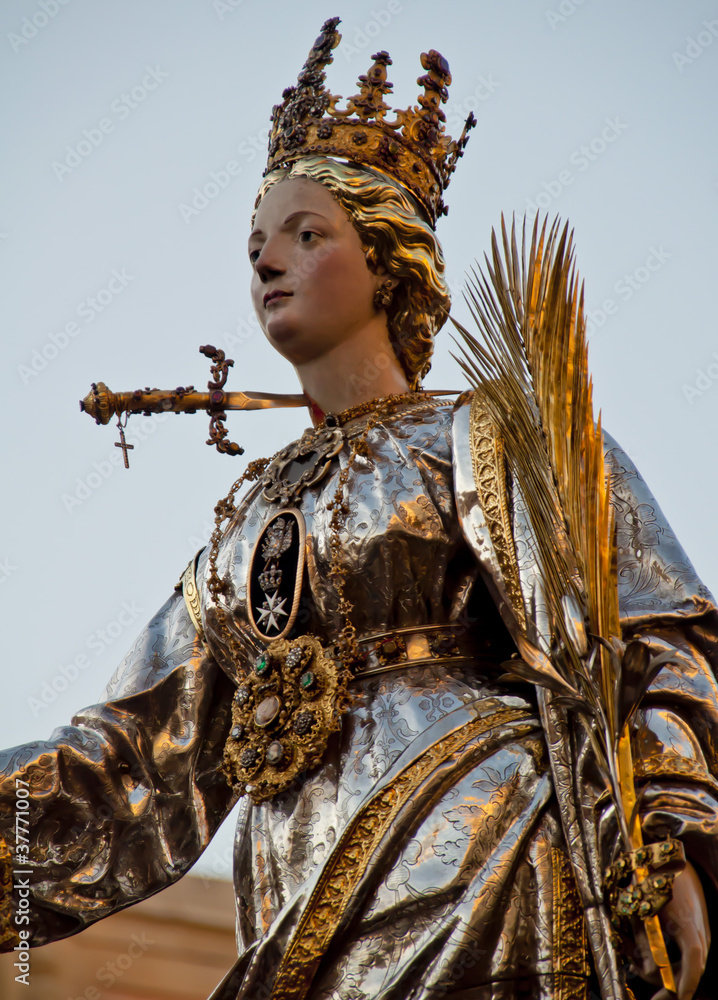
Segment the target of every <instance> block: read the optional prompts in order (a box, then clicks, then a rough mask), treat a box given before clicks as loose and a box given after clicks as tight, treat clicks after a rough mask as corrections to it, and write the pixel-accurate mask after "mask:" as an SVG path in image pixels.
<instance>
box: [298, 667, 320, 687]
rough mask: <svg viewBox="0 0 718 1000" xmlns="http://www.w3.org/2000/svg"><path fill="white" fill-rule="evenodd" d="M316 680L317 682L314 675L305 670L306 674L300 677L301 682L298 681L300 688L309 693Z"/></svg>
mask: <svg viewBox="0 0 718 1000" xmlns="http://www.w3.org/2000/svg"><path fill="white" fill-rule="evenodd" d="M316 680H317V678H316V676H315V675H314V673H313V672H312V671H311V670H307V672H306V673H305V674H302V677H301V680H300V682H299V683H300V684H301V685H302V687H303V688H304V690H305V691H309V689H310V688H313V687H314V684H315V683H316Z"/></svg>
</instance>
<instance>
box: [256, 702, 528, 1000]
mask: <svg viewBox="0 0 718 1000" xmlns="http://www.w3.org/2000/svg"><path fill="white" fill-rule="evenodd" d="M522 719H526V713H525V711H523V710H521V709H515V708H509V709H501V710H500V711H498V712H495V713H494V714H493V715H490V716H489V717H488V718H484V719H476V720H475V721H474V722H471V723H469V724H468V725H466V726H464V727H462V728H461V729H460V730H458V731H457V732H454V733H450V734H449V735H448V736H445V737H443V739H440V740H438V741H437V742H436V743H435V744H434V745H433V746H431V747H429V748H428V749H427V750H425V751H424V753H423V754H421V756H420V757H419V758H418V759H417V760H415V761H413V762H412V763H411V764H408V765H407V766H406V767H405V768H404V770H403V771H401V772H400V773H399V774H398V775H397V777H396V778H395V779H394V781H393V783H392V784H390V785H389V786H387V787H386V788H384V789H382V791H380V792H379V793H378V794H377V795H375V796H374V798H372V799H371V801H370V802H368V803H367V804H366V805H365V807H364V808H363V809H362V810H361V811H360V812H359V813H358V814H357V815H356V816H355V817H354V818H353V819H352V821H351V822H350V823H349V825H348V826H347V828H346V830H345V831H344V833H343V835H342V837H341V840H340V841H339V844H338V845H337V849H336V851H335V853H334V855H333V857H332V859H331V860H330V861H329V863H328V864H327V865H326V867H325V869H324V872H323V874H322V877H321V879H320V880H319V882H318V883H317V885H316V887H315V889H314V892H313V893H312V896H311V898H310V900H309V902H308V904H307V907H306V909H305V911H304V913H303V914H302V916H301V918H300V920H299V923H298V925H297V927H296V929H295V931H294V934H293V935H292V938H291V940H290V942H289V944H288V946H287V950H286V952H285V954H284V958H283V959H282V963H281V965H280V967H279V971H278V973H277V978H276V980H275V984H274V989H273V990H272V1000H302V998H303V997H305V996H306V994H307V991H308V990H309V987H310V986H311V982H312V979H313V977H314V975H315V973H316V971H317V968H318V967H319V963H320V961H321V959H322V957H323V955H324V954H325V952H326V950H327V948H328V946H329V944H330V942H331V939H332V937H333V936H334V933H335V931H336V929H337V927H338V926H339V923H340V921H341V919H342V917H343V916H344V913H345V912H346V909H347V907H348V906H349V903H350V902H351V899H352V895H353V892H354V890H355V889H356V887H357V885H358V884H359V881H360V880H361V878H362V876H363V874H364V872H365V871H366V868H367V865H368V864H369V862H370V861H371V858H372V856H373V854H374V852H375V851H376V849H377V847H378V845H379V843H380V842H381V839H382V837H383V836H384V835H385V833H386V831H387V829H388V828H389V826H390V825H391V823H392V822H393V820H394V819H395V817H396V816H397V814H398V813H399V812H400V810H401V809H402V808H403V806H404V805H405V804H406V802H407V801H408V800H409V798H410V797H411V796H412V794H413V793H414V792H415V791H416V789H417V788H418V787H419V785H420V784H421V783H422V781H424V780H425V779H426V778H427V777H428V776H429V775H430V774H431V772H432V771H433V770H434V769H435V768H436V767H437V766H438V765H440V764H441V763H443V762H444V761H447V760H449V759H450V758H451V756H452V755H453V754H457V753H459V752H460V751H461V750H462V749H463V748H464V747H465V746H466V744H467V743H469V741H470V740H472V739H474V738H475V737H477V736H481V735H482V734H483V733H486V732H488V731H489V730H491V729H495V728H496V727H497V726H502V725H508V724H509V723H512V722H520V721H521V720H522ZM534 728H535V726H534V723H528V724H527V725H526V732H527V733H528V732H530V731H531V730H532V729H534ZM473 763H474V761H473V759H469V761H467V764H466V766H467V768H468V767H470V766H472V765H473Z"/></svg>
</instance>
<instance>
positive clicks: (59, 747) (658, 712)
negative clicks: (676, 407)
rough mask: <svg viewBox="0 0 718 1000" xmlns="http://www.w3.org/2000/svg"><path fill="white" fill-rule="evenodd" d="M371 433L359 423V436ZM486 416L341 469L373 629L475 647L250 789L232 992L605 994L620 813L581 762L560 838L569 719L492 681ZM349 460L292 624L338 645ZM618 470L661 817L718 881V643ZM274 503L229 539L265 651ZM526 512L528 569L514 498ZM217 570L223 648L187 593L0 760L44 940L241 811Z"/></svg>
mask: <svg viewBox="0 0 718 1000" xmlns="http://www.w3.org/2000/svg"><path fill="white" fill-rule="evenodd" d="M452 420H453V426H452ZM361 426H362V424H361V421H358V422H357V423H356V424H355V425H351V426H350V428H348V436H351V434H352V433H358V432H359V430H361ZM469 430H470V427H469V406H468V404H467V403H463V404H462V405H459V406H458V407H457V410H456V413H455V414H452V408H451V407H450V406H448V405H442V404H437V403H422V404H419V405H413V406H410V407H407V408H404V409H403V410H402V411H401V412H398V413H395V414H393V415H391V416H389V417H386V418H384V419H383V420H382V421H380V423H379V424H378V425H377V426H376V427H375V428H374V429H373V430H372V431H371V432H370V434H369V437H368V444H369V455H368V456H367V457H357V458H356V459H355V462H354V464H353V466H352V469H351V472H350V476H349V480H348V486H347V491H346V492H347V496H348V498H349V499H350V505H351V512H350V515H349V518H348V522H347V530H346V531H345V533H344V536H343V554H342V559H343V562H344V566H345V568H346V571H347V592H348V596H349V597H350V599H351V601H352V603H353V605H354V612H353V615H352V620H353V623H354V625H355V626H356V628H357V632H358V633H359V634H360V635H362V636H370V635H372V634H376V633H382V632H388V631H392V630H396V629H411V628H421V627H426V626H429V625H442V624H451V625H453V626H454V627H455V630H456V633H457V634H458V635H460V636H462V637H463V641H464V642H465V643H467V642H468V643H470V644H471V648H472V649H473V650H474V653H473V655H472V657H471V658H467V657H464V658H463V659H452V658H444V659H436V660H434V661H432V662H424V663H423V664H417V665H414V666H410V667H408V668H404V669H401V670H393V671H388V672H386V673H383V674H380V675H377V676H368V677H364V678H362V677H361V676H360V677H359V678H358V679H356V680H355V681H354V682H353V684H352V690H351V707H350V710H349V712H348V713H347V715H346V716H345V717H344V720H343V725H342V729H341V731H340V733H338V734H336V735H335V736H334V737H332V739H331V741H330V744H329V746H328V748H327V751H326V754H325V756H324V758H323V762H322V765H321V767H319V768H317V769H315V770H314V771H311V772H309V773H308V774H306V775H305V776H304V778H303V780H302V781H301V782H299V783H297V784H295V785H294V786H293V787H292V788H291V789H290V790H289V791H287V792H285V793H282V794H281V795H279V796H278V797H277V798H275V799H274V800H272V801H271V802H269V803H264V804H262V805H260V806H254V805H252V803H251V802H250V801H249V800H248V799H243V800H242V808H241V813H240V819H239V823H238V827H237V835H236V849H235V885H236V898H237V934H238V948H239V958H238V961H237V963H236V965H235V966H234V968H233V969H232V970H230V972H229V973H228V975H227V977H226V978H225V979H224V980H223V982H222V983H221V984H220V985H219V986H218V988H217V990H216V992H215V993H214V994H213V997H214V998H215V1000H233V998H240V997H241V998H252V1000H257V998H269V997H271V996H275V997H278V998H279V997H299V996H302V997H307V998H311V1000H320V998H322V1000H329V998H332V1000H369V998H372V1000H377V998H382V1000H404V998H409V997H411V998H412V1000H429V998H436V997H441V996H451V997H453V998H455V1000H509V998H513V997H519V996H527V997H532V998H541V1000H549V998H552V1000H570V998H579V997H581V998H583V997H585V996H586V995H587V983H588V977H589V974H590V968H591V963H592V960H591V958H590V957H589V949H588V943H587V942H588V938H589V937H591V942H592V943H593V944H594V945H595V938H596V933H595V927H594V931H593V932H592V931H591V920H590V919H589V934H588V935H587V930H586V923H585V921H584V919H583V915H582V910H585V911H586V912H587V914H589V915H590V913H591V911H592V909H596V910H599V909H600V871H601V868H602V866H603V865H604V864H605V863H606V860H607V859H608V858H609V857H610V852H611V850H612V848H613V842H614V840H615V824H614V823H613V817H612V812H611V809H610V807H609V806H608V804H607V803H606V802H605V797H604V798H602V797H601V791H602V790H601V788H600V786H599V785H598V783H597V781H596V778H595V775H594V774H593V772H592V770H591V768H590V762H586V761H584V763H583V771H582V773H581V775H580V778H581V782H582V784H581V786H580V787H581V796H580V801H579V809H580V810H582V811H583V823H582V825H581V831H582V836H583V843H582V844H580V845H579V844H577V843H573V842H571V840H572V837H570V838H569V842H568V843H567V838H566V837H565V835H564V829H566V815H565V813H566V811H567V808H568V809H569V811H570V808H572V807H571V806H570V804H569V806H568V807H567V806H566V803H565V802H564V800H567V801H568V800H570V802H572V803H575V802H576V796H572V793H571V789H570V788H568V787H566V786H565V776H564V775H563V774H562V773H561V771H560V767H559V768H558V769H557V755H556V753H555V747H554V746H553V745H552V741H553V742H559V743H560V741H561V740H564V741H565V740H566V739H567V738H570V734H568V735H567V734H566V733H560V732H558V733H557V732H556V731H554V730H553V729H552V728H551V727H552V725H553V724H554V723H555V722H556V720H555V719H553V720H552V716H551V715H550V713H547V712H546V710H545V706H542V705H540V704H539V701H540V700H541V699H540V697H539V698H537V696H536V695H535V693H534V692H533V691H532V690H531V689H530V688H528V687H526V686H515V685H514V686H512V685H510V684H507V683H505V682H501V681H500V680H499V677H500V675H501V673H502V669H501V666H500V663H501V660H502V659H505V658H506V656H507V654H508V653H509V652H510V650H511V642H510V638H509V631H507V628H506V625H508V627H509V629H510V627H511V619H512V607H511V596H510V588H509V587H508V584H507V581H506V579H505V575H504V574H503V572H502V567H501V560H500V559H499V558H497V553H496V549H495V545H494V540H492V536H491V532H490V531H489V530H488V527H487V523H486V521H487V518H486V512H485V510H484V509H483V508H482V505H481V504H479V502H478V495H477V488H476V482H477V479H476V477H477V464H476V455H475V454H472V443H471V437H470V433H469ZM348 451H349V446H348V445H345V447H344V449H343V450H342V452H341V453H340V454H339V455H338V457H337V458H336V459H335V460H334V462H333V463H332V466H331V467H330V469H329V471H328V474H327V476H326V477H325V479H324V480H323V481H322V482H321V483H319V484H318V485H317V486H316V487H314V488H311V489H308V490H305V491H304V492H303V493H302V495H301V498H300V507H301V510H302V512H303V514H304V517H305V519H306V523H307V540H306V568H305V576H304V583H303V592H302V609H301V615H300V621H301V622H302V628H303V629H305V630H306V631H310V632H312V633H314V634H315V635H317V636H319V637H320V638H321V639H322V641H324V642H326V643H329V642H331V641H332V640H333V639H335V638H336V635H337V632H338V629H339V628H340V627H341V623H340V621H339V619H338V616H337V611H336V605H337V594H336V590H335V588H334V586H333V581H332V575H331V558H330V552H329V517H330V514H329V512H328V510H327V504H328V503H329V502H330V501H331V500H332V499H333V498H334V495H335V492H336V485H337V477H338V475H339V472H340V469H341V468H343V467H344V466H345V463H346V461H347V455H348ZM609 460H610V461H611V463H612V465H613V467H614V472H615V473H616V484H615V485H616V503H617V512H618V515H619V530H620V536H619V543H620V550H621V571H620V577H621V598H622V609H623V613H624V616H625V621H624V625H625V628H626V632H627V633H628V634H631V635H644V636H646V637H648V638H649V639H650V641H651V642H652V643H653V644H654V645H660V644H661V643H665V642H667V641H668V642H671V643H674V644H676V645H678V646H679V648H680V649H681V651H682V655H681V658H680V662H679V663H677V664H676V665H675V666H672V667H668V668H666V669H665V670H664V671H663V672H662V674H661V675H660V677H659V679H658V681H657V682H656V683H655V684H654V686H653V689H652V691H651V693H650V694H649V697H648V699H647V700H646V702H645V704H644V707H643V710H642V711H641V713H640V718H639V720H638V724H637V727H636V733H635V748H636V757H637V762H638V763H637V775H638V778H639V780H640V781H641V783H642V785H645V786H646V788H647V791H646V795H645V797H644V829H646V830H647V831H648V832H649V834H650V835H655V836H663V835H665V834H666V833H667V832H670V833H672V834H673V835H676V836H679V837H681V838H682V839H683V840H684V842H685V844H686V846H687V850H688V853H689V855H690V856H691V857H692V859H693V860H694V862H695V863H696V864H697V865H699V866H700V867H701V868H702V869H703V870H704V871H705V872H707V873H708V874H709V876H710V877H712V878H713V879H715V877H716V876H715V873H716V872H717V871H718V856H716V838H715V834H716V831H717V830H718V783H717V782H716V780H715V778H714V777H713V775H714V774H716V744H715V735H714V734H715V733H717V732H718V726H717V723H718V693H717V692H716V685H715V679H714V676H713V673H712V671H711V669H710V667H709V666H708V663H707V657H708V656H710V654H711V651H714V650H715V635H716V632H717V631H718V630H716V612H715V610H714V607H713V604H712V601H711V598H710V595H709V594H708V593H707V592H706V591H705V589H704V588H702V587H701V585H700V583H699V582H698V581H697V579H696V577H695V573H694V572H693V569H692V567H691V565H690V563H689V562H688V560H687V559H686V557H685V555H684V554H683V553H682V552H681V550H680V548H679V546H678V544H677V542H676V540H675V538H674V536H673V535H672V533H671V532H670V529H669V528H668V527H667V525H666V524H665V521H664V520H663V518H662V515H661V513H660V510H659V509H658V507H657V505H656V504H655V501H654V500H653V499H652V498H651V497H650V494H649V493H648V491H647V489H646V487H645V484H644V483H643V481H642V480H641V479H640V477H639V476H638V474H637V473H636V471H635V469H634V468H633V466H632V465H631V464H630V462H629V461H628V460H627V459H626V458H625V456H624V455H623V454H622V453H621V452H620V451H619V450H618V449H617V448H615V447H614V446H613V445H611V446H610V447H609ZM276 512H277V506H276V505H273V504H270V503H269V502H267V501H266V500H265V499H264V498H263V496H262V484H261V483H260V484H258V485H257V486H256V487H255V488H253V489H252V490H251V491H250V492H249V494H248V496H247V498H246V500H245V502H244V503H243V504H242V505H241V508H240V511H239V513H238V515H237V516H236V517H235V518H234V520H233V521H232V523H231V525H230V528H229V529H228V531H227V533H226V535H225V538H224V541H223V544H222V547H221V549H220V555H219V566H220V571H221V572H222V573H226V574H228V576H229V578H230V579H231V581H232V586H231V588H230V594H229V604H230V606H231V609H232V612H233V620H234V622H235V623H236V629H235V631H236V635H237V637H238V641H239V642H241V643H244V647H245V649H246V658H247V663H249V661H250V660H251V658H252V656H253V655H254V654H255V653H256V651H257V650H258V648H260V646H259V644H258V642H257V641H256V640H255V639H252V637H251V633H250V630H249V629H248V627H247V607H246V602H247V574H248V567H249V560H250V558H251V554H252V551H253V548H254V545H255V544H256V542H257V540H258V538H259V536H260V534H261V531H262V529H263V527H264V525H265V524H266V523H267V520H268V519H269V518H270V517H271V516H272V515H273V514H276ZM512 528H513V530H514V532H515V534H516V537H517V546H516V549H517V552H518V554H519V566H520V571H521V572H522V573H523V574H524V576H526V575H527V574H529V573H530V572H531V567H530V566H529V565H528V564H527V562H526V560H523V561H522V558H521V551H522V550H521V543H520V529H521V524H520V511H514V513H513V521H512ZM205 574H206V564H205V562H204V561H201V562H200V567H199V573H198V580H199V583H200V595H201V601H202V617H203V624H204V628H205V633H206V642H205V643H204V644H203V643H202V642H201V641H200V639H199V638H198V635H197V632H196V630H195V628H194V626H193V624H192V620H191V618H190V615H189V614H188V611H187V608H186V606H185V604H184V601H183V598H182V596H181V594H179V593H176V594H175V595H173V596H172V597H171V598H170V600H169V601H168V603H167V604H166V605H165V606H164V608H163V609H161V611H160V612H159V613H158V615H157V616H156V617H155V618H154V619H153V620H152V622H150V624H149V625H148V627H147V629H146V630H145V632H144V634H143V635H142V636H141V637H140V638H139V639H138V641H137V643H136V644H135V647H134V648H133V649H132V650H131V651H130V653H129V654H128V656H127V657H126V659H125V661H124V662H123V664H122V665H121V666H120V668H119V669H118V671H117V673H116V675H115V677H114V678H113V679H112V681H111V683H110V685H109V687H108V690H107V692H106V695H105V697H104V699H103V701H102V703H100V704H99V705H96V706H93V707H92V708H89V709H86V710H85V711H84V712H82V713H80V714H79V715H78V716H76V717H75V719H74V720H73V723H72V726H70V727H68V728H66V729H63V730H59V731H57V732H55V733H54V734H53V736H52V737H51V739H50V740H49V741H48V742H46V743H41V744H29V745H27V746H24V747H19V748H16V749H14V750H12V751H9V752H8V753H7V754H5V755H4V757H3V761H2V774H3V776H4V783H3V787H2V789H1V790H0V791H1V792H2V800H1V802H2V826H1V827H0V829H4V830H5V831H6V840H7V841H8V843H10V844H12V839H13V838H12V836H11V834H10V833H9V832H7V831H8V827H9V824H10V823H11V822H13V821H14V820H13V807H14V801H15V800H14V789H15V778H16V777H17V776H20V777H21V778H22V779H23V780H25V781H27V782H28V783H29V787H30V791H31V799H30V802H31V807H32V808H31V812H30V816H29V828H30V830H31V833H32V850H31V855H30V859H31V868H32V871H33V875H32V877H31V880H30V881H31V884H32V905H31V914H32V934H33V941H34V943H35V944H42V943H44V942H46V941H50V940H53V939H56V938H59V937H63V936H65V935H67V934H71V933H74V932H75V931H78V930H80V929H82V927H83V926H85V925H87V924H88V923H90V922H92V921H94V920H96V919H98V918H100V917H103V916H106V915H108V914H109V913H111V912H113V911H115V910H117V909H119V908H121V907H123V906H126V905H128V904H130V903H133V902H136V901H137V900H139V899H142V898H144V897H145V896H147V895H149V894H151V893H153V892H156V891H158V890H159V889H161V888H162V887H163V886H164V885H167V884H169V883H170V882H172V881H174V880H175V879H176V878H178V877H180V876H181V875H182V874H183V873H184V872H185V871H187V869H188V868H189V867H190V866H191V865H192V863H193V862H194V861H195V860H196V858H197V857H198V855H199V854H200V853H201V851H202V850H203V849H204V847H205V846H206V845H207V843H208V842H209V840H210V839H211V837H212V834H213V833H214V831H215V829H216V828H217V826H218V825H219V823H220V822H221V820H222V819H223V817H224V816H225V815H226V813H227V811H228V810H229V809H230V808H231V806H232V804H233V800H232V795H231V792H230V790H229V788H228V786H227V784H226V781H225V779H224V776H223V774H222V773H221V771H220V769H219V766H220V764H221V757H222V747H223V743H224V740H225V738H226V736H227V733H228V730H229V726H230V702H231V698H232V695H233V691H234V688H235V685H236V683H237V681H238V679H239V677H240V676H241V671H242V670H243V669H245V667H246V665H247V664H245V663H238V662H236V659H232V658H231V657H230V656H229V654H228V650H227V646H226V643H225V641H224V639H223V633H222V629H221V625H220V622H219V620H218V618H217V615H216V609H215V607H214V605H213V603H212V601H211V600H210V599H209V595H208V593H207V590H206V587H205V586H204V585H203V579H204V576H205ZM497 609H499V610H500V612H501V615H502V616H503V618H504V620H505V622H506V625H505V624H504V623H503V622H502V618H501V617H500V615H499V613H498V611H497ZM547 734H548V741H549V744H550V745H549V746H547ZM559 758H560V755H559ZM559 763H560V759H559ZM557 789H558V794H557ZM569 828H570V825H569ZM594 925H595V921H594ZM594 958H595V956H594ZM602 964H603V966H604V967H603V968H602V967H601V966H602ZM618 964H619V963H618V962H617V960H616V959H615V956H613V957H611V958H609V959H606V958H605V957H602V956H601V955H599V956H598V958H595V961H594V965H595V967H596V969H597V971H598V975H599V980H600V986H601V990H602V993H603V995H604V996H606V997H622V996H625V995H626V994H625V992H624V988H623V985H622V983H621V974H620V972H619V971H618ZM307 969H311V975H309V974H307V973H306V970H307ZM612 970H613V971H612Z"/></svg>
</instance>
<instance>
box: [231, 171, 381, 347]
mask: <svg viewBox="0 0 718 1000" xmlns="http://www.w3.org/2000/svg"><path fill="white" fill-rule="evenodd" d="M249 259H250V262H251V264H252V271H253V273H252V283H251V291H252V302H253V305H254V308H255V310H256V313H257V316H258V318H259V323H260V325H261V327H262V329H263V330H264V333H265V335H266V337H267V339H268V340H269V342H270V343H271V344H272V346H273V347H274V348H275V349H276V350H277V351H279V353H280V354H281V355H282V356H283V357H285V358H286V359H287V360H288V361H290V362H292V364H295V365H298V364H303V363H305V362H309V361H313V360H315V359H317V358H318V357H321V356H322V355H323V354H325V353H326V352H327V351H330V350H332V349H333V348H335V347H337V346H338V345H339V344H341V343H342V342H343V341H345V340H348V339H351V338H352V337H354V336H357V335H359V334H360V333H361V331H362V330H364V329H366V327H367V325H368V324H369V323H371V322H375V321H376V319H377V310H376V308H375V306H374V293H375V292H376V290H377V288H378V287H379V285H380V284H381V282H382V278H381V276H380V275H376V274H373V273H372V272H371V271H370V270H369V268H368V267H367V263H366V260H365V258H364V252H363V250H362V247H361V242H360V240H359V234H358V233H357V231H356V229H355V228H354V226H353V225H352V223H351V220H350V219H349V217H348V215H347V214H346V212H345V211H344V209H343V208H342V207H341V206H340V205H339V203H338V202H337V201H336V200H335V199H334V197H333V196H332V194H331V192H330V191H329V190H328V189H327V188H325V187H324V186H323V185H321V184H318V183H317V182H316V181H312V180H309V179H308V178H305V177H291V178H288V179H287V180H283V181H280V182H279V183H278V184H275V185H274V187H272V188H270V189H269V191H268V192H267V193H266V195H265V196H264V198H263V199H262V201H261V203H260V205H259V208H258V209H257V213H256V216H255V220H254V229H253V230H252V233H251V235H250V237H249Z"/></svg>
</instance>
